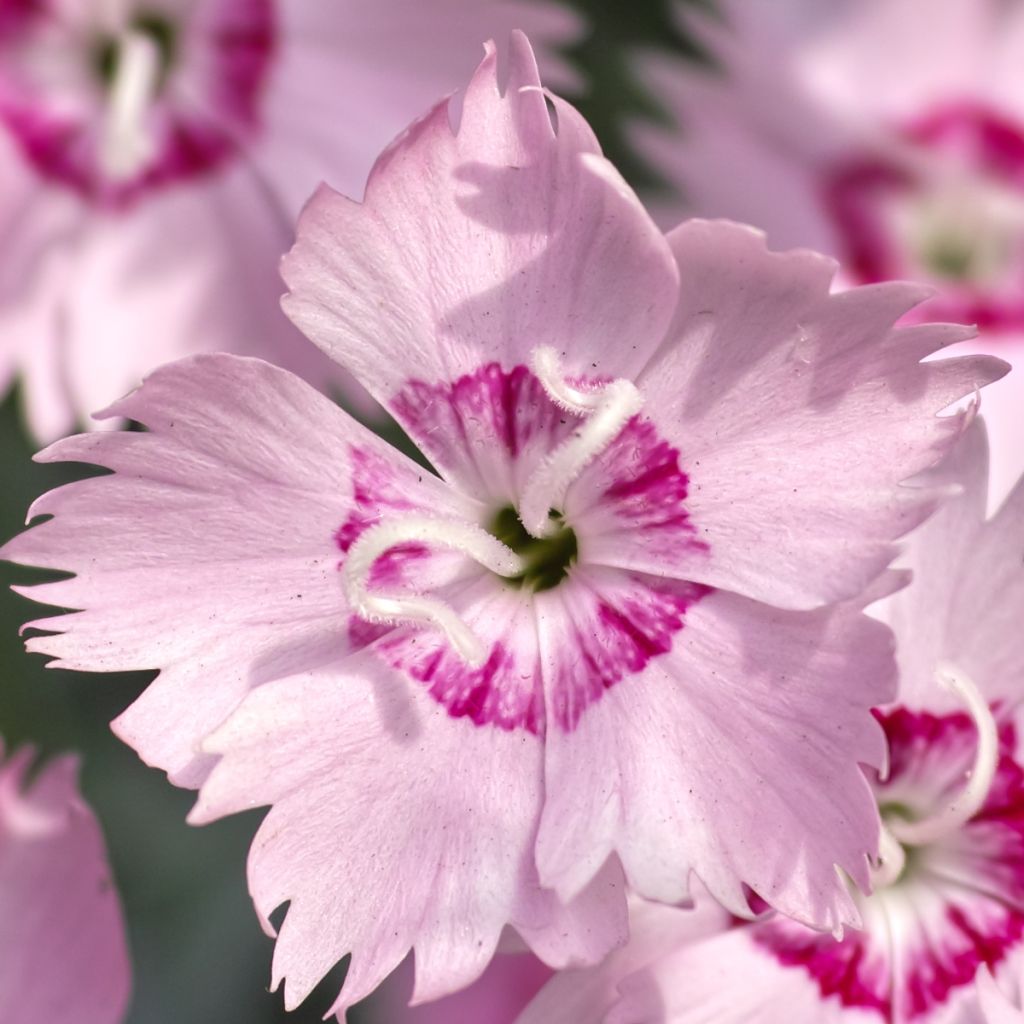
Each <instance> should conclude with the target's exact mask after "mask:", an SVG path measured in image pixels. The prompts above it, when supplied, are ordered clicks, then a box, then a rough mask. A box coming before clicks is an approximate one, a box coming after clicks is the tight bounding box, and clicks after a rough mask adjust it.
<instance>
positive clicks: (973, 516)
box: [884, 420, 1024, 712]
mask: <svg viewBox="0 0 1024 1024" xmlns="http://www.w3.org/2000/svg"><path fill="white" fill-rule="evenodd" d="M987 477H988V445H987V442H986V437H985V430H984V425H983V423H982V422H981V421H980V420H979V421H976V422H975V423H973V424H972V425H971V426H970V428H969V429H968V430H967V432H966V434H965V436H964V437H963V438H962V439H961V441H960V442H959V444H958V445H957V447H956V449H955V450H954V451H953V453H952V455H951V456H950V457H949V458H948V459H947V460H946V461H945V462H944V463H943V465H942V467H940V469H938V470H936V471H934V472H933V473H932V474H931V475H930V476H929V480H930V481H932V482H934V483H936V484H940V485H945V486H946V487H947V488H951V489H953V490H954V492H955V491H957V490H958V491H959V492H960V493H959V494H956V493H954V496H952V497H950V498H948V499H947V500H946V501H945V502H944V503H943V505H942V506H941V507H940V509H939V511H938V512H937V513H936V514H935V515H934V516H933V517H932V518H931V519H929V520H928V522H926V523H925V524H924V525H923V526H921V527H919V528H918V529H917V530H916V531H915V532H914V533H913V535H912V536H911V537H910V538H909V540H908V542H907V545H906V552H905V554H904V556H903V559H902V563H903V564H904V565H905V566H906V567H907V568H909V569H911V570H912V571H913V574H914V580H913V584H912V585H911V586H910V587H908V588H907V589H906V590H903V591H901V592H899V593H898V594H896V595H895V596H894V597H893V598H892V599H891V600H890V601H889V602H888V603H887V605H886V606H885V609H884V616H885V618H886V620H887V621H888V622H889V623H890V624H891V625H892V627H893V630H894V631H895V633H896V636H897V638H898V645H897V646H898V659H899V665H900V702H901V703H902V704H906V705H909V706H911V707H926V708H929V709H930V710H933V711H945V712H948V711H951V710H956V709H958V707H959V706H960V704H961V701H960V699H959V698H958V697H957V696H956V695H955V694H953V693H951V692H949V691H947V690H945V689H943V688H942V687H940V686H938V685H936V681H935V677H936V670H937V668H938V667H939V665H940V663H942V662H948V663H952V664H953V665H955V666H957V668H959V669H960V670H961V671H963V672H965V673H967V675H968V676H970V678H971V679H972V680H973V681H974V683H975V684H976V685H977V686H978V688H979V689H980V690H981V692H982V693H983V694H984V695H985V696H986V697H987V698H988V699H989V700H990V701H992V702H1010V703H1014V704H1016V703H1017V702H1019V701H1020V699H1021V692H1020V680H1021V678H1022V677H1024V632H1022V630H1021V629H1020V610H1021V608H1022V607H1024V573H1022V572H1021V566H1020V553H1021V551H1024V481H1021V482H1019V483H1018V484H1017V486H1016V488H1015V489H1014V490H1013V491H1012V492H1011V494H1010V495H1009V497H1008V498H1007V499H1006V501H1005V503H1004V504H1003V505H1002V507H1001V508H1000V509H999V511H998V512H997V513H996V514H995V516H994V517H993V518H992V519H991V520H990V521H988V522H986V520H985V503H986V495H987Z"/></svg>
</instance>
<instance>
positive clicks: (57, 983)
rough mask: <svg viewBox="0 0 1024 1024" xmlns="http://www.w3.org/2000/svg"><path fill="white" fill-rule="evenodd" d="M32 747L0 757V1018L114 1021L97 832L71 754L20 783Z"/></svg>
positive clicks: (30, 1023)
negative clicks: (80, 789) (8, 756)
mask: <svg viewBox="0 0 1024 1024" xmlns="http://www.w3.org/2000/svg"><path fill="white" fill-rule="evenodd" d="M31 760H32V751H31V750H28V749H22V750H20V751H18V752H17V753H15V754H14V755H13V756H12V757H10V758H9V759H7V760H6V761H0V905H2V906H3V914H2V915H0V1006H2V1007H3V1012H2V1016H3V1020H4V1024H40V1022H41V1021H51V1020H68V1021H72V1020H73V1021H75V1022H76V1024H117V1022H118V1021H120V1020H122V1019H123V1017H124V1012H125V1008H126V1006H127V1004H128V993H129V988H130V984H131V979H130V968H129V964H128V953H127V950H126V948H125V935H124V923H123V921H122V919H121V908H120V906H119V905H118V900H117V893H116V892H115V890H114V887H113V883H112V881H111V878H110V867H109V866H108V864H107V857H106V852H105V851H104V848H103V837H102V836H101V834H100V829H99V825H98V824H97V822H96V819H95V817H93V814H92V811H90V810H89V808H88V807H87V806H86V804H85V803H84V802H83V800H82V798H81V797H80V796H79V794H78V787H77V785H76V780H75V776H76V774H77V766H76V764H75V760H74V758H71V757H65V758H61V759H60V760H57V761H53V762H51V763H50V764H48V765H47V766H46V767H45V768H44V769H43V770H42V771H41V772H40V773H39V774H38V775H37V776H36V778H35V779H34V780H33V781H32V782H30V783H26V774H27V772H28V768H29V764H30V762H31Z"/></svg>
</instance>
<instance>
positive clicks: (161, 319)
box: [62, 165, 340, 422]
mask: <svg viewBox="0 0 1024 1024" xmlns="http://www.w3.org/2000/svg"><path fill="white" fill-rule="evenodd" d="M290 239H291V225H290V224H289V223H288V222H287V221H286V220H285V219H284V218H283V216H282V215H281V213H280V212H279V211H278V210H277V209H276V208H275V207H274V205H273V204H272V203H269V202H268V201H267V197H266V194H265V186H264V185H263V184H262V183H261V182H260V181H259V180H258V179H257V178H256V177H255V176H254V175H253V173H252V171H251V170H250V169H249V168H248V167H246V166H244V165H241V166H238V167H236V168H234V169H232V170H231V171H230V172H229V173H227V174H225V175H222V176H217V177H215V178H212V179H210V180H208V181H204V182H203V183H202V184H201V185H186V186H182V187H178V188H174V189H169V190H166V191H164V192H161V193H158V194H156V195H153V196H150V197H148V201H147V202H145V203H140V204H139V206H138V207H137V208H136V209H135V210H133V211H132V214H131V216H127V215H125V214H124V213H123V212H115V213H112V214H103V213H102V212H99V211H98V212H96V213H95V214H94V215H93V216H92V217H91V218H90V220H89V222H88V227H87V229H86V230H85V231H84V232H83V234H82V237H81V238H80V240H79V243H78V247H77V249H76V259H75V263H74V266H73V267H72V274H71V277H70V280H69V282H68V284H67V286H66V287H67V293H66V295H65V296H63V303H62V316H63V317H64V318H65V319H64V324H63V331H64V333H65V342H64V344H65V346H66V349H65V351H66V354H65V357H64V358H65V362H66V371H65V372H66V374H67V377H68V384H69V388H70V390H71V393H72V400H73V402H74V406H75V409H76V410H77V412H78V414H79V418H80V419H81V420H82V421H83V422H85V421H87V420H88V417H89V416H90V414H91V413H93V412H95V411H97V410H98V409H102V408H104V407H105V406H107V405H109V404H110V403H111V402H113V401H115V400H116V399H117V398H120V397H121V395H123V394H125V393H126V392H127V391H130V390H131V389H132V388H134V387H136V386H137V385H138V384H139V383H140V382H141V381H142V378H143V377H144V376H145V375H146V374H147V373H149V371H150V370H152V369H153V368H155V367H157V366H160V365H161V364H162V363H166V362H170V361H172V360H174V359H178V358H180V357H182V356H187V355H192V354H195V353H199V352H210V351H223V352H235V353H238V354H239V355H251V356H262V357H264V358H266V359H268V360H271V361H272V362H274V363H276V364H278V365H280V366H283V367H285V368H286V369H289V370H292V371H293V372H295V373H299V374H301V375H302V376H304V377H306V379H308V380H311V381H313V382H314V383H317V382H319V383H324V382H326V381H328V380H330V379H332V378H339V377H340V373H339V372H338V370H337V368H336V367H333V366H332V365H331V364H330V362H329V361H328V360H326V359H325V358H324V357H323V356H322V354H321V353H320V352H318V351H317V349H316V348H315V346H313V345H311V344H310V343H309V342H308V341H307V340H306V339H305V338H303V337H302V335H301V334H299V332H298V331H296V330H295V328H294V327H293V326H292V325H291V323H289V321H288V319H287V318H286V317H285V316H284V314H283V313H282V312H281V309H280V298H281V294H282V292H283V291H284V285H283V284H282V282H281V278H280V274H279V272H278V263H279V261H280V258H281V255H282V254H283V253H284V251H285V250H286V249H287V246H288V243H289V241H290ZM186 253H187V254H188V256H187V258H185V256H184V254H186Z"/></svg>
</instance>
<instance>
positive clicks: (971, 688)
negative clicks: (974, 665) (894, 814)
mask: <svg viewBox="0 0 1024 1024" xmlns="http://www.w3.org/2000/svg"><path fill="white" fill-rule="evenodd" d="M937 677H938V680H939V682H940V683H942V684H943V685H944V686H946V687H947V688H948V689H950V690H952V691H953V692H954V693H956V695H957V696H958V697H960V698H961V700H963V702H964V704H965V705H966V706H967V711H968V714H970V716H971V718H972V720H973V721H974V727H975V729H976V730H977V732H978V746H977V750H976V751H975V754H974V766H973V768H972V769H971V771H970V773H969V774H968V778H967V784H966V785H965V786H964V788H963V789H962V790H961V791H960V792H959V793H958V794H957V795H956V796H955V797H953V799H952V800H951V801H950V802H949V804H947V806H946V807H944V808H942V810H940V811H939V812H938V813H937V814H935V815H933V816H932V817H930V818H924V819H922V820H920V821H905V820H902V819H900V820H893V821H891V822H889V828H890V830H891V831H892V834H893V835H894V836H895V838H896V839H898V840H899V841H900V842H901V843H904V844H906V845H908V846H922V845H924V844H925V843H932V842H935V841H936V840H937V839H941V838H943V836H947V835H949V834H950V833H952V832H955V831H956V830H957V829H958V828H960V827H961V826H962V825H964V824H965V823H966V822H967V821H969V820H970V819H971V818H973V817H974V815H975V814H977V813H978V811H980V810H981V808H982V807H983V806H984V804H985V800H986V798H987V797H988V793H989V790H990V789H991V788H992V780H993V779H994V778H995V774H996V767H997V765H998V763H999V731H998V729H997V728H996V723H995V719H994V718H993V717H992V711H991V709H990V708H989V706H988V702H987V701H986V700H985V698H984V697H983V696H982V695H981V693H980V691H979V690H978V687H977V685H976V684H975V683H974V681H973V680H972V679H971V678H970V677H969V676H967V675H965V674H964V673H963V672H961V671H960V670H959V669H958V668H956V667H955V666H954V665H950V664H948V663H945V662H944V663H942V664H940V665H939V667H938V671H937Z"/></svg>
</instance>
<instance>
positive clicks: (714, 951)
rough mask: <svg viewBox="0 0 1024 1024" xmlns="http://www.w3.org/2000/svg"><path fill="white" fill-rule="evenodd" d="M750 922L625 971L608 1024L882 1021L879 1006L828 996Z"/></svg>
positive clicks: (855, 1023) (850, 1023)
mask: <svg viewBox="0 0 1024 1024" xmlns="http://www.w3.org/2000/svg"><path fill="white" fill-rule="evenodd" d="M751 934H752V933H751V930H750V929H749V928H735V929H733V930H732V931H730V932H726V933H725V934H723V935H720V936H718V937H715V938H711V939H707V940H705V941H703V942H695V943H693V944H692V945H687V946H683V947H681V948H678V949H676V950H673V951H671V952H668V951H667V952H668V955H666V956H664V957H662V958H661V959H660V960H657V961H655V963H653V964H652V965H650V966H649V967H647V968H646V969H644V970H642V971H638V972H637V973H636V974H633V975H632V976H630V977H628V978H626V979H625V980H624V981H622V983H621V984H620V986H619V987H620V989H621V991H622V999H621V1001H620V1002H619V1003H618V1005H617V1006H616V1007H615V1008H614V1009H613V1010H612V1011H611V1012H610V1013H609V1014H608V1015H607V1016H606V1017H605V1018H604V1019H603V1020H602V1021H601V1024H712V1022H713V1024H753V1022H757V1024H878V1021H879V1019H880V1018H879V1016H878V1014H877V1013H876V1012H875V1011H874V1010H866V1009H858V1008H856V1007H847V1006H843V1005H842V1004H841V1003H840V1002H839V1001H838V1000H837V999H835V998H832V999H824V998H822V995H821V991H820V989H819V988H818V985H817V984H816V983H815V981H814V980H813V979H812V978H811V976H810V975H809V974H808V973H807V972H805V971H803V970H800V969H794V968H787V967H784V966H782V965H781V964H780V963H779V962H778V960H776V959H775V957H774V956H772V954H771V953H769V952H767V951H766V950H763V949H761V948H759V947H758V946H757V945H756V944H755V943H754V942H753V941H752V938H751Z"/></svg>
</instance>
